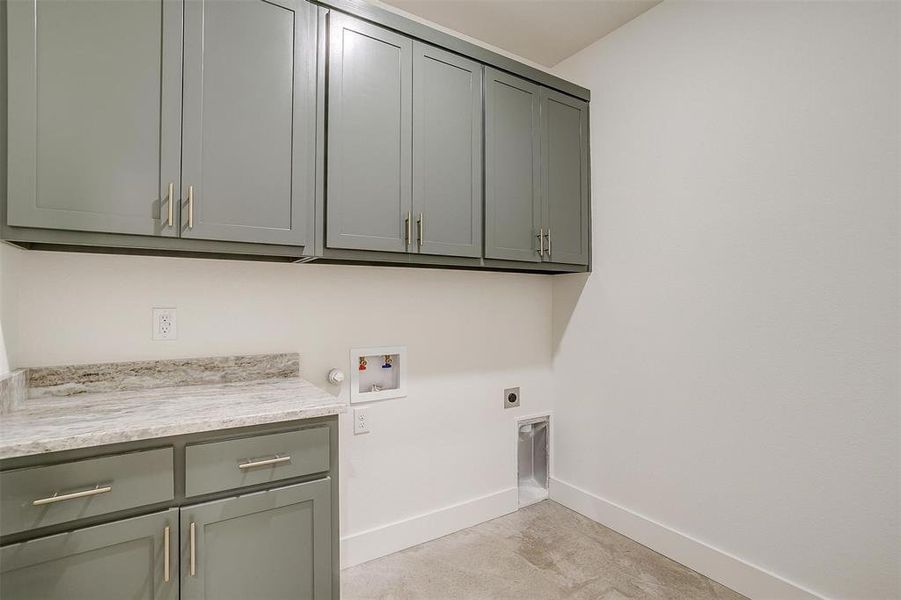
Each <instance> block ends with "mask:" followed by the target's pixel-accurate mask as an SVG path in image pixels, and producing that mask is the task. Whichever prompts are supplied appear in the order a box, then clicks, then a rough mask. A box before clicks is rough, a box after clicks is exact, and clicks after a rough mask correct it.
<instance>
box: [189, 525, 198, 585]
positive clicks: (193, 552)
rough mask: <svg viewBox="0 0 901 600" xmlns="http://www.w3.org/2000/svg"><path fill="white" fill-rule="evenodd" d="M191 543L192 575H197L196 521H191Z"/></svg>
mask: <svg viewBox="0 0 901 600" xmlns="http://www.w3.org/2000/svg"><path fill="white" fill-rule="evenodd" d="M189 537H190V538H191V539H190V545H191V577H194V576H196V575H197V556H196V555H197V533H196V531H195V527H194V522H193V521H192V522H191V531H190V536H189Z"/></svg>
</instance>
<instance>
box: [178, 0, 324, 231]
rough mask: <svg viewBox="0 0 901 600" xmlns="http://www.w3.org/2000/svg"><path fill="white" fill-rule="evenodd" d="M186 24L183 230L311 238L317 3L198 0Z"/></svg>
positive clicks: (189, 5)
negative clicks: (189, 196)
mask: <svg viewBox="0 0 901 600" xmlns="http://www.w3.org/2000/svg"><path fill="white" fill-rule="evenodd" d="M185 32H186V35H185V105H184V112H185V116H184V118H185V120H184V153H185V156H184V176H183V190H182V195H183V198H185V200H183V215H182V219H183V227H182V236H183V237H190V238H200V239H209V240H226V241H238V242H262V243H278V244H291V245H303V244H304V243H305V242H306V240H305V238H306V231H307V218H308V209H309V207H311V206H312V202H313V194H314V185H315V135H316V131H315V127H316V125H315V116H316V98H315V56H316V12H315V8H314V7H313V5H311V4H308V3H307V2H304V1H303V0H281V1H279V2H267V1H264V0H217V1H216V2H200V1H198V0H189V1H188V2H186V4H185ZM188 186H193V193H192V196H193V204H194V205H193V207H191V206H190V205H189V204H188V202H187V201H186V199H187V195H186V194H187V189H188ZM191 210H193V214H190V211H191ZM188 217H191V218H190V219H189V218H188ZM188 221H190V222H188Z"/></svg>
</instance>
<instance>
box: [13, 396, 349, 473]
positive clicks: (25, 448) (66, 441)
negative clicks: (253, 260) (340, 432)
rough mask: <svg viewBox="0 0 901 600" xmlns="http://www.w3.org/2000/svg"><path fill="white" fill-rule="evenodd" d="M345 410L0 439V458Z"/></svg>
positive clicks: (341, 405) (343, 406) (337, 405)
mask: <svg viewBox="0 0 901 600" xmlns="http://www.w3.org/2000/svg"><path fill="white" fill-rule="evenodd" d="M347 410H348V405H347V402H344V401H332V402H331V403H323V404H322V406H304V407H302V408H297V409H293V410H284V411H277V412H272V413H261V414H256V415H237V416H235V417H221V418H217V419H215V420H211V421H187V422H184V421H180V422H175V423H171V424H164V425H154V426H148V427H147V428H146V429H141V430H139V431H136V430H135V429H133V428H132V429H129V430H113V431H104V432H97V433H89V434H83V435H74V436H66V437H59V438H53V439H50V440H41V441H35V442H25V443H18V444H11V445H10V446H4V445H3V444H2V441H0V460H6V459H12V458H24V457H28V456H37V455H41V454H50V453H54V452H64V451H67V450H82V449H85V448H96V447H101V446H107V445H112V444H120V443H125V442H146V441H151V440H155V439H161V438H167V437H171V436H176V435H189V434H193V433H205V432H211V431H220V430H224V429H234V428H237V427H251V426H253V425H273V424H277V423H287V422H291V421H302V420H305V419H314V418H317V417H328V416H333V415H339V414H343V413H346V412H347Z"/></svg>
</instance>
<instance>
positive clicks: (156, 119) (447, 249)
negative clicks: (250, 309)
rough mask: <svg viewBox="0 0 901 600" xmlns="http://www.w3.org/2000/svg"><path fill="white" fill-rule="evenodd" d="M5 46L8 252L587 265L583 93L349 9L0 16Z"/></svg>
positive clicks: (352, 5)
mask: <svg viewBox="0 0 901 600" xmlns="http://www.w3.org/2000/svg"><path fill="white" fill-rule="evenodd" d="M0 2H2V0H0ZM351 13H352V14H351ZM4 19H5V21H4ZM0 34H3V35H4V36H5V37H6V43H5V44H4V43H3V42H4V40H3V39H0V60H2V58H3V56H4V55H3V54H2V53H3V51H4V49H5V50H6V54H5V57H6V63H7V65H6V66H7V67H8V69H6V70H5V73H4V72H3V71H0V84H5V85H0V94H2V93H3V92H4V91H5V92H6V95H7V96H8V106H9V113H8V115H7V122H8V136H7V140H6V142H7V146H8V153H7V155H8V161H7V165H6V166H7V178H6V181H7V195H6V196H7V198H6V217H5V221H2V222H0V234H2V238H3V239H4V240H7V241H10V242H13V243H18V244H20V245H22V246H24V247H40V248H48V249H52V248H59V249H69V248H72V247H75V246H83V247H88V248H101V247H102V248H107V249H109V248H113V249H119V248H122V249H125V250H126V251H128V252H149V253H155V254H170V253H184V254H204V255H217V256H219V255H228V256H233V255H248V256H249V255H255V256H263V257H266V258H272V259H279V260H305V261H309V260H326V261H350V262H362V263H385V264H403V265H431V266H441V267H461V268H476V269H478V268H489V269H499V270H514V271H516V270H519V271H523V270H525V271H536V272H578V271H586V270H588V265H589V262H590V261H589V254H590V227H589V225H590V222H589V221H590V219H589V140H588V102H587V100H588V98H589V92H588V90H585V89H583V88H580V87H578V86H576V85H574V84H571V83H569V82H566V81H563V80H561V79H558V78H556V77H554V76H553V75H550V74H548V73H545V72H543V71H538V70H535V69H532V68H530V67H527V66H525V65H521V64H519V63H516V62H515V61H512V60H510V59H509V58H506V57H502V56H499V55H497V54H494V53H492V52H490V51H488V50H486V49H485V48H481V47H479V46H475V45H472V44H469V43H467V42H464V41H462V40H459V39H457V38H453V37H451V36H449V35H447V34H444V33H441V32H438V31H435V30H433V29H430V28H428V27H426V26H424V25H422V24H418V23H414V22H412V21H409V20H406V19H404V18H402V17H400V16H398V15H396V14H393V13H389V12H386V11H384V10H383V9H381V8H378V7H375V6H371V5H368V4H366V3H358V2H355V1H352V0H319V4H312V3H310V2H308V1H306V0H215V1H204V0H140V1H119V2H110V1H108V0H78V1H59V0H15V1H12V2H6V3H2V5H0ZM4 77H5V79H4ZM2 175H3V173H0V181H2V180H3V179H2ZM2 201H3V198H2V196H0V202H2ZM0 209H2V205H0Z"/></svg>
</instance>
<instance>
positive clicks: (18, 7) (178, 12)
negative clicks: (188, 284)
mask: <svg viewBox="0 0 901 600" xmlns="http://www.w3.org/2000/svg"><path fill="white" fill-rule="evenodd" d="M40 1H41V0H27V1H21V0H20V1H15V2H7V3H6V5H7V6H6V10H7V15H6V16H7V19H6V29H7V30H6V35H7V44H8V45H7V54H6V57H7V65H6V66H7V67H8V69H7V77H8V80H7V92H8V107H7V110H8V113H7V114H8V116H9V119H8V123H7V136H8V137H7V141H8V148H7V149H8V155H7V165H6V168H7V200H8V201H7V217H6V219H7V224H8V225H12V226H21V227H38V228H47V229H65V230H75V231H92V232H102V233H121V234H137V235H155V236H164V237H176V236H177V235H178V222H177V220H178V215H177V213H178V211H177V210H175V206H174V205H173V210H172V219H173V223H172V226H171V227H170V226H168V224H167V222H166V221H167V216H168V204H167V202H173V201H174V199H173V198H170V197H169V184H170V183H171V184H172V187H173V189H174V191H175V194H177V190H178V188H179V183H180V180H179V176H180V172H181V107H182V97H181V91H182V90H181V79H182V16H183V3H182V0H158V1H159V2H160V3H161V5H162V23H161V29H162V39H161V44H162V56H161V58H160V60H161V63H160V89H161V96H160V142H159V143H160V157H159V164H158V165H157V166H158V169H159V182H158V191H159V196H158V197H157V198H155V199H148V200H149V201H150V202H151V203H152V206H148V211H147V216H146V217H128V216H123V215H114V214H103V213H97V212H88V211H74V210H65V209H56V208H39V207H38V189H37V169H38V168H39V167H40V165H38V164H37V125H38V114H37V112H38V106H37V105H38V97H37V94H38V89H37V81H38V73H37V69H38V64H37V56H36V52H35V48H36V44H37V35H38V29H39V27H40V23H39V22H36V19H39V18H40V17H39V15H40V11H39V9H38V4H39V2H40Z"/></svg>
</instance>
